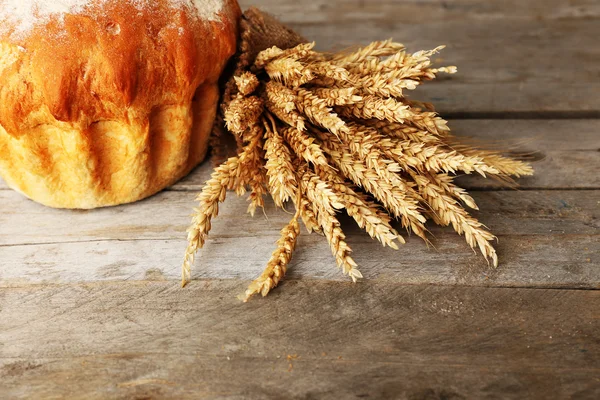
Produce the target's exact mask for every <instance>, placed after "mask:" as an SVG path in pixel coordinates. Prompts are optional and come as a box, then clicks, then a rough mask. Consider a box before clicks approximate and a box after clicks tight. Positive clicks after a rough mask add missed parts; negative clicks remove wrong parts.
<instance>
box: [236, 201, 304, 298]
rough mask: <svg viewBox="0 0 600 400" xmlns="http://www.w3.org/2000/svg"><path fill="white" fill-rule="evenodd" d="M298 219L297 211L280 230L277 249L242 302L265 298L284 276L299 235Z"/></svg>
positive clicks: (244, 295)
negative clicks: (260, 296)
mask: <svg viewBox="0 0 600 400" xmlns="http://www.w3.org/2000/svg"><path fill="white" fill-rule="evenodd" d="M298 217H299V209H298V211H297V212H296V215H294V217H293V218H292V220H291V221H290V223H289V224H288V225H287V226H285V227H284V228H283V229H282V230H281V237H280V238H279V240H278V241H277V249H276V250H275V251H274V252H273V254H272V255H271V259H270V260H269V262H268V263H267V267H266V268H265V270H264V271H263V273H262V274H261V275H260V276H259V277H258V278H257V279H255V280H254V281H253V282H252V283H251V284H250V286H248V289H247V290H246V292H245V293H244V294H243V295H242V297H241V299H242V300H243V301H244V302H247V301H248V300H250V298H251V297H252V296H254V295H256V294H261V295H262V296H263V297H264V296H266V295H267V294H269V292H270V291H271V290H272V289H273V288H274V287H276V286H277V285H278V284H279V282H280V281H281V280H282V279H283V277H284V276H285V274H286V272H287V268H288V265H289V263H290V260H291V259H292V254H293V252H294V249H295V248H296V242H297V240H298V235H299V234H300V226H299V224H298Z"/></svg>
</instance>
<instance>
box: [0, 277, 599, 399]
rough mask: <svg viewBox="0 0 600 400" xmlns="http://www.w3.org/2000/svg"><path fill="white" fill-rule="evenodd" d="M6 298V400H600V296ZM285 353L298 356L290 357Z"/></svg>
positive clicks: (216, 289) (344, 291) (38, 294)
mask: <svg viewBox="0 0 600 400" xmlns="http://www.w3.org/2000/svg"><path fill="white" fill-rule="evenodd" d="M241 289H242V287H241V284H240V282H239V281H210V282H202V283H197V284H194V285H193V286H192V287H190V288H189V289H186V290H181V289H179V288H178V287H177V284H176V283H175V282H156V283H142V284H131V283H126V284H117V283H116V284H100V285H98V284H96V285H60V286H51V285H49V286H44V287H24V288H12V289H0V306H1V307H0V309H1V310H0V320H1V321H2V325H0V343H3V344H6V345H4V346H0V392H1V393H3V396H4V397H5V398H6V397H8V398H73V397H82V396H84V395H85V397H86V398H92V399H95V398H98V399H100V398H102V399H125V398H153V399H154V398H194V399H197V398H201V399H221V398H229V399H280V398H286V399H307V398H318V399H351V398H374V399H381V398H398V399H448V398H455V399H459V398H503V399H522V398H577V399H593V398H598V397H599V396H600V384H599V382H598V376H600V363H599V358H598V352H600V346H599V343H598V340H597V333H598V328H600V326H599V323H598V321H599V319H598V317H599V316H600V315H599V314H598V310H599V309H600V307H599V306H600V292H599V291H585V290H583V291H582V290H579V291H570V290H529V289H497V288H487V289H484V288H449V287H434V286H400V285H393V284H375V283H368V284H363V285H351V284H342V283H331V282H329V283H319V282H314V281H306V280H304V281H299V282H298V281H288V282H286V283H285V284H284V286H283V287H282V290H276V291H275V292H274V293H273V294H272V296H271V297H270V298H269V299H268V300H265V301H261V300H260V299H257V300H256V301H252V302H250V303H248V304H243V303H240V302H239V301H237V300H236V299H235V297H234V295H235V294H236V293H237V292H239V291H240V290H241ZM288 358H289V359H288Z"/></svg>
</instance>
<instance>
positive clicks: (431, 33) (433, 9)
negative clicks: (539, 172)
mask: <svg viewBox="0 0 600 400" xmlns="http://www.w3.org/2000/svg"><path fill="white" fill-rule="evenodd" d="M242 4H243V5H244V6H249V5H251V4H253V5H257V6H259V7H262V8H263V9H264V10H267V11H270V12H272V13H274V14H275V15H277V16H278V17H279V18H280V19H281V20H282V21H283V22H285V23H287V24H289V26H290V27H292V28H294V29H296V30H297V31H298V32H300V33H301V34H303V35H304V36H305V37H307V38H309V39H310V40H314V41H316V42H317V44H318V48H319V49H322V50H329V49H332V48H333V49H336V48H337V49H340V48H345V47H348V46H351V45H356V44H365V43H368V42H370V41H373V40H382V39H387V38H389V37H393V38H394V39H396V40H397V41H400V42H403V43H405V44H406V45H407V46H408V48H409V50H413V51H417V50H421V49H429V48H434V47H436V46H438V45H440V44H446V45H447V46H448V47H447V49H446V50H445V51H444V52H443V53H442V54H441V55H440V61H441V62H443V63H449V64H453V65H457V66H458V70H459V74H457V75H455V76H453V77H452V78H449V79H448V81H446V82H444V83H443V84H439V85H436V84H425V85H424V86H423V87H422V88H420V89H419V90H418V91H417V92H416V93H415V97H416V98H422V99H425V100H430V101H432V102H434V104H436V105H437V107H438V109H439V110H440V111H442V112H451V113H454V112H459V113H464V112H469V113H482V112H484V113H485V112H506V111H511V112H516V113H521V112H532V111H533V112H546V113H548V116H550V117H551V115H552V113H553V112H578V111H587V112H592V115H598V112H600V97H599V96H597V93H598V92H599V90H600V83H598V79H597V77H598V74H599V73H600V53H598V52H597V51H594V50H593V49H592V48H590V46H589V43H593V42H594V40H595V38H597V37H598V36H600V24H599V23H598V17H599V16H600V7H599V6H598V3H597V2H595V1H592V0H589V1H579V2H560V1H553V2H552V4H549V3H548V2H546V1H543V0H537V1H529V2H519V1H507V2H503V1H494V2H477V1H473V0H459V1H450V2H447V1H441V0H436V1H425V2H413V1H406V2H398V1H393V0H388V1H377V2H369V1H357V0H334V1H326V0H320V1H315V2H310V3H309V4H306V2H298V1H291V0H286V1H275V0H260V1H254V0H248V1H245V2H242Z"/></svg>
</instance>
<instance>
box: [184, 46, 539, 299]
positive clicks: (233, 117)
mask: <svg viewBox="0 0 600 400" xmlns="http://www.w3.org/2000/svg"><path fill="white" fill-rule="evenodd" d="M441 49H442V47H438V48H435V49H433V50H429V51H419V52H416V53H412V54H409V53H407V52H406V51H405V48H404V46H403V45H401V44H400V43H396V42H393V41H391V40H387V41H380V42H373V43H371V44H370V45H368V46H365V47H363V48H361V49H358V50H356V51H354V52H352V51H344V52H340V53H337V54H325V53H319V52H316V51H315V50H314V43H306V44H301V45H299V46H296V47H294V48H290V49H279V48H277V47H271V48H268V49H267V50H264V51H262V52H260V53H259V54H258V56H257V57H256V60H255V62H254V64H253V65H251V66H250V67H248V68H246V70H245V71H243V72H241V73H240V74H238V75H237V76H235V77H234V80H233V82H234V85H235V88H234V89H235V90H233V92H232V97H231V98H232V101H230V102H229V103H228V104H226V106H225V111H224V113H223V119H224V120H225V123H226V125H227V128H228V129H229V131H230V132H232V133H233V134H234V135H235V136H236V138H237V141H238V146H240V149H241V150H240V153H239V155H238V156H237V157H232V158H230V159H229V160H227V161H226V162H225V163H223V164H222V165H221V166H219V167H217V168H216V170H215V171H214V173H213V175H212V177H211V179H210V180H209V181H208V182H207V183H206V185H205V187H204V189H203V191H202V193H201V194H200V195H199V197H198V200H199V202H200V205H199V207H198V208H197V209H196V210H195V213H194V216H193V220H192V225H191V227H190V229H189V230H188V239H189V245H188V248H187V250H186V253H185V258H184V264H183V273H182V275H183V282H184V283H185V282H187V281H188V280H189V279H190V275H191V274H190V269H191V265H192V263H193V261H194V255H195V253H196V251H197V250H198V249H199V248H201V247H202V246H203V245H204V243H205V241H206V237H207V235H208V233H209V231H210V228H211V220H212V218H214V217H215V216H217V214H218V204H219V203H220V202H221V201H223V200H225V196H226V190H227V189H234V190H235V191H236V193H237V194H239V195H242V194H244V193H246V191H247V190H250V194H249V201H250V205H249V207H248V210H249V212H250V213H251V214H254V212H255V211H256V209H257V208H258V207H262V206H263V205H264V202H263V196H264V195H265V194H266V193H269V194H270V195H271V197H272V198H273V201H274V202H275V204H276V205H277V206H278V207H281V208H283V207H285V204H286V202H288V201H291V202H293V203H294V205H295V208H296V213H295V215H294V217H293V218H292V220H291V221H290V222H289V223H288V224H287V225H286V226H285V227H284V228H283V229H282V231H281V237H280V239H279V240H278V241H277V248H276V250H275V251H274V252H273V254H272V256H271V259H270V260H269V262H268V263H267V266H266V268H265V270H264V272H263V273H262V274H261V275H260V276H259V277H258V278H257V279H256V280H254V281H253V282H252V284H251V285H250V286H249V287H248V289H247V290H246V292H245V293H244V294H243V295H242V296H241V298H242V300H244V301H247V300H248V299H250V298H251V297H252V296H254V295H256V294H262V295H263V296H265V295H267V294H268V293H269V291H271V290H272V289H273V288H274V287H275V286H277V285H278V284H279V283H280V281H281V280H282V279H283V277H284V275H285V273H286V270H287V268H288V265H289V262H290V260H291V258H292V253H293V251H294V248H295V246H296V242H297V238H298V235H299V232H300V227H299V219H302V221H303V223H304V225H305V226H306V228H307V230H308V231H309V232H317V233H320V234H322V235H323V236H324V237H325V239H326V240H327V242H328V244H329V247H330V250H331V253H332V254H333V256H334V257H335V260H336V264H337V265H338V266H339V267H340V268H341V269H342V271H343V272H344V273H345V274H347V275H349V276H350V277H351V278H352V280H354V281H356V280H357V279H358V278H360V277H362V275H361V273H360V272H359V271H358V269H357V265H356V263H355V261H354V260H353V258H352V256H351V253H352V250H351V249H350V246H349V245H348V243H347V242H346V236H345V234H344V232H343V231H342V229H341V226H340V222H339V220H338V217H337V216H338V213H340V212H346V213H347V214H348V215H349V216H350V217H351V218H352V219H354V221H355V222H356V224H357V225H358V226H359V227H360V228H361V229H364V230H365V231H366V232H367V233H368V234H369V235H370V236H371V237H372V238H374V239H376V240H378V241H379V242H380V243H381V244H382V245H383V246H389V247H391V248H393V249H398V245H397V243H404V239H403V238H402V236H401V235H400V234H399V233H398V232H397V231H396V230H395V229H394V227H393V225H392V222H393V219H397V220H399V221H400V222H401V224H402V226H404V227H405V228H406V229H407V230H409V231H412V232H414V233H415V234H416V235H417V236H419V237H421V238H423V239H424V240H425V241H427V242H428V237H427V228H426V226H425V223H426V221H427V220H428V219H430V220H432V221H434V222H435V223H437V224H439V225H443V226H448V225H449V226H452V228H453V229H454V230H455V231H456V232H457V233H458V234H460V235H464V237H465V240H466V242H467V243H468V245H469V246H470V247H471V248H473V249H475V248H478V249H479V250H480V251H481V253H482V254H483V256H484V257H485V258H486V259H488V260H489V261H491V263H492V264H493V265H494V266H496V265H497V264H498V258H497V255H496V252H495V250H494V248H493V247H492V244H491V243H492V242H493V240H494V239H495V237H494V236H493V234H492V233H490V232H489V231H488V230H487V229H486V228H485V227H484V226H483V225H482V224H481V223H480V222H479V221H477V219H475V218H474V217H472V216H471V215H470V214H469V213H468V212H467V211H466V209H465V207H470V208H473V209H477V204H476V203H475V201H474V199H473V198H472V197H471V196H469V194H468V193H467V192H466V190H464V189H463V188H461V187H459V186H457V185H456V183H454V177H455V174H456V173H458V172H461V173H478V174H479V175H481V176H484V177H486V176H495V177H499V178H501V179H508V178H509V176H517V177H518V176H522V175H530V174H531V173H533V170H532V169H531V166H530V165H529V164H527V163H524V162H522V161H518V160H514V159H512V158H509V157H505V156H503V155H502V154H500V153H498V152H493V151H483V150H479V149H477V148H475V147H472V146H470V145H466V144H464V143H461V141H460V139H459V138H457V137H455V136H453V135H452V133H451V131H450V128H449V127H448V123H447V121H445V120H444V119H443V118H442V117H440V116H439V115H438V114H437V113H436V112H435V109H434V107H433V105H431V104H429V103H423V102H420V101H418V100H414V99H407V98H406V97H405V92H406V91H407V90H414V89H416V88H417V87H418V86H419V85H421V84H423V82H425V81H429V80H432V79H434V78H436V76H437V75H438V74H440V73H448V74H453V73H455V72H456V67H453V66H449V67H433V66H432V62H431V57H432V56H433V55H434V54H436V53H437V52H438V51H440V50H441Z"/></svg>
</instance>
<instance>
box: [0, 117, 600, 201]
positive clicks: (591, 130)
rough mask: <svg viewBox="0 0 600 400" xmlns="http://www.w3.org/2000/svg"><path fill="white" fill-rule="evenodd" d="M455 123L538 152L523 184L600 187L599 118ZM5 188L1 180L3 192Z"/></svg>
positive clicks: (193, 182) (493, 141)
mask: <svg viewBox="0 0 600 400" xmlns="http://www.w3.org/2000/svg"><path fill="white" fill-rule="evenodd" d="M450 127H451V128H452V129H453V131H454V132H455V133H456V135H457V136H461V137H465V138H470V139H474V140H475V141H476V142H479V143H480V145H481V147H486V146H489V147H491V148H501V149H507V148H508V149H513V150H514V151H515V152H518V153H534V157H533V159H534V160H535V161H534V164H533V165H534V168H535V170H536V174H535V176H532V177H526V178H522V179H519V181H518V184H519V187H520V188H522V189H600V174H598V173H597V171H599V170H600V120H587V119H584V120H573V119H571V120H510V119H509V120H491V119H484V120H451V121H450ZM209 175H210V170H209V169H205V167H202V168H200V169H197V170H196V171H194V172H192V173H191V174H190V175H189V176H187V177H186V178H184V179H183V180H181V181H179V182H177V183H176V184H175V185H174V186H173V187H172V188H171V189H172V190H193V191H198V190H200V189H201V188H202V185H203V184H204V182H205V181H206V180H207V179H208V177H209ZM466 178H467V179H463V180H462V181H461V185H462V186H463V187H466V188H468V189H477V190H479V189H492V188H502V185H501V184H500V183H498V182H496V181H494V180H491V179H487V180H486V179H481V178H479V177H474V178H471V177H466ZM6 189H8V187H7V186H6V183H4V181H3V180H2V179H0V191H1V190H6ZM0 207H1V205H0Z"/></svg>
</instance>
